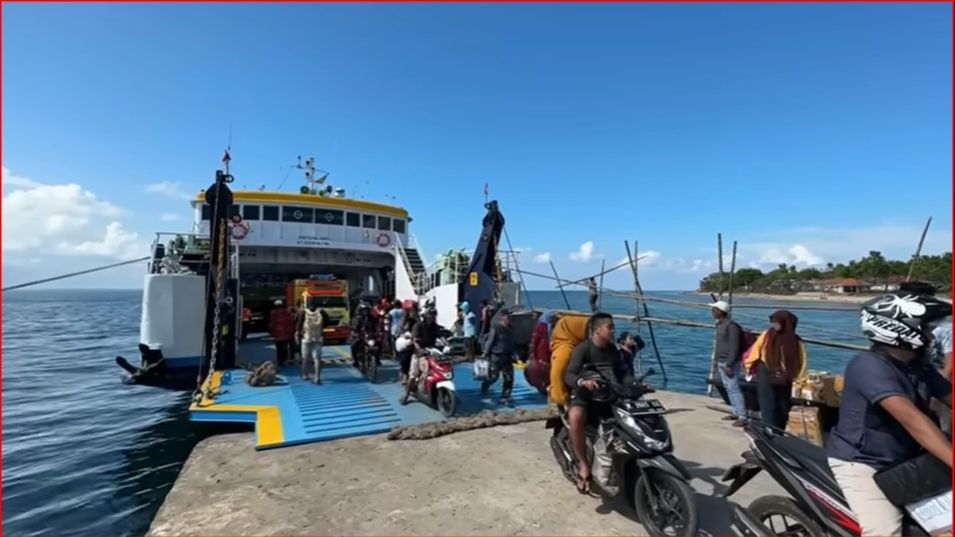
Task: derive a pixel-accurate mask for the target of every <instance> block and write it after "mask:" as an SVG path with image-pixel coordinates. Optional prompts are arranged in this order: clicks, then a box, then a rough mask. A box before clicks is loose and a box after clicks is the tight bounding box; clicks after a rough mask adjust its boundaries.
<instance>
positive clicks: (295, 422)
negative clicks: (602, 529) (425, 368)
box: [189, 338, 546, 449]
mask: <svg viewBox="0 0 955 537" xmlns="http://www.w3.org/2000/svg"><path fill="white" fill-rule="evenodd" d="M274 354H275V346H274V344H273V343H272V342H271V340H269V339H268V338H258V339H249V340H246V341H243V342H242V343H241V345H240V348H239V358H240V362H241V363H243V364H248V365H256V364H259V363H262V362H265V361H268V360H269V359H271V358H272V357H273V356H274ZM322 354H323V356H322V384H321V385H316V384H313V383H312V382H309V381H306V380H303V379H302V378H301V377H300V374H299V367H298V366H286V367H283V368H282V369H281V370H280V371H279V377H278V379H277V381H276V383H275V384H274V385H272V386H265V387H252V386H249V385H248V384H246V383H245V377H246V375H247V374H248V371H247V370H245V369H233V370H228V371H217V372H215V373H214V374H213V375H212V377H211V379H210V382H211V383H212V388H213V391H214V392H217V393H218V395H217V396H215V397H214V398H213V400H212V401H205V400H203V401H201V402H198V403H196V402H193V403H192V404H191V405H190V407H189V416H190V419H191V420H192V421H196V422H226V423H248V424H250V425H253V426H254V429H255V440H256V441H255V447H256V449H270V448H278V447H284V446H291V445H298V444H307V443H311V442H320V441H324V440H333V439H339V438H347V437H353V436H362V435H369V434H377V433H383V432H387V431H389V430H391V429H392V428H394V427H399V426H408V425H419V424H423V423H430V422H437V421H443V420H444V419H445V418H444V416H442V415H441V413H439V412H438V411H437V410H435V409H432V408H431V407H429V406H427V405H425V404H423V403H420V402H418V401H416V400H414V399H413V398H412V399H411V400H410V401H409V403H408V404H407V405H404V406H402V405H401V404H400V403H399V402H398V400H399V398H400V397H401V394H402V391H403V387H402V386H401V384H400V383H399V381H398V377H399V370H398V364H397V362H395V361H394V360H389V359H383V360H382V368H381V369H380V370H379V372H378V382H376V383H371V382H370V381H369V380H368V379H367V378H365V377H364V376H363V375H362V374H361V373H360V372H359V371H358V370H357V369H355V368H354V367H352V365H351V356H350V354H351V353H350V349H349V348H348V347H347V346H326V347H325V348H324V349H323V353H322ZM454 373H455V374H454V383H455V387H456V389H457V396H458V407H457V410H456V412H455V416H467V415H472V414H476V413H478V412H480V411H482V410H502V409H508V408H542V407H544V406H545V405H546V398H545V397H544V396H543V395H541V394H539V393H538V392H537V390H536V389H535V388H534V387H532V386H530V385H529V384H528V383H527V381H526V380H524V375H523V374H521V373H520V372H519V371H518V372H516V373H517V374H515V378H514V389H513V392H512V397H511V400H512V406H510V407H502V406H501V405H500V404H499V403H498V400H499V399H500V389H501V388H500V385H501V381H500V380H499V381H498V382H497V384H496V385H495V386H492V387H491V390H490V392H489V393H488V394H487V395H486V396H482V395H481V393H480V382H478V381H476V380H474V378H473V375H472V372H471V364H470V363H461V364H456V365H455V366H454Z"/></svg>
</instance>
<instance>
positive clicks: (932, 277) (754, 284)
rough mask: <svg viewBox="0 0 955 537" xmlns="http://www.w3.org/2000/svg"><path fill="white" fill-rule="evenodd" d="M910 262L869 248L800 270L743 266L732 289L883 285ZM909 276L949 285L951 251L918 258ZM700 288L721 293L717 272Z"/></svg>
mask: <svg viewBox="0 0 955 537" xmlns="http://www.w3.org/2000/svg"><path fill="white" fill-rule="evenodd" d="M909 265H910V262H909V261H898V260H889V259H886V258H885V256H883V255H882V252H879V251H876V250H872V251H870V252H869V255H867V256H865V257H863V258H862V259H859V260H851V261H849V262H848V263H826V265H825V266H818V267H811V266H810V267H805V268H803V269H799V268H798V267H796V266H794V265H787V264H786V263H781V264H779V265H778V266H777V267H776V268H775V269H773V270H771V271H769V272H765V273H764V272H763V271H761V270H760V269H757V268H743V269H739V270H737V271H736V274H735V275H734V276H733V288H734V290H737V291H742V292H757V293H777V294H792V293H797V292H800V291H808V290H811V288H812V282H813V281H817V280H826V279H832V278H854V279H857V280H860V281H862V282H864V283H867V284H869V285H885V284H887V283H890V282H894V281H896V280H898V279H899V278H904V277H905V276H906V275H907V274H908V272H909ZM912 279H914V280H920V281H924V282H928V283H931V284H932V285H935V286H936V287H938V289H939V290H940V291H949V290H951V288H952V253H951V252H946V253H944V254H941V255H928V256H922V257H919V258H918V260H917V261H916V262H915V270H914V272H913V274H912ZM722 281H723V289H722V290H723V291H724V292H725V291H728V290H729V274H728V273H727V274H725V275H724V276H723V278H722ZM699 290H700V291H702V292H708V293H718V292H720V274H719V273H718V272H714V273H712V274H709V275H707V276H706V277H705V278H703V279H702V280H700V286H699Z"/></svg>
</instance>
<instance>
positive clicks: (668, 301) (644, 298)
mask: <svg viewBox="0 0 955 537" xmlns="http://www.w3.org/2000/svg"><path fill="white" fill-rule="evenodd" d="M522 274H527V275H530V276H536V277H538V278H544V279H547V280H556V281H565V282H566V281H568V280H561V279H560V278H556V279H555V278H554V277H553V276H547V275H545V274H539V273H536V272H530V271H522ZM578 285H580V284H578ZM606 293H607V294H608V295H610V296H617V297H621V298H635V299H637V300H640V301H646V302H660V303H664V304H674V305H678V306H686V307H691V308H703V309H709V306H708V305H707V304H705V303H702V302H690V301H685V300H673V299H668V298H660V297H650V296H645V295H643V294H642V293H628V292H624V291H612V290H610V291H606ZM712 298H713V299H715V298H716V297H715V296H714V297H712ZM741 308H757V309H788V310H800V309H805V310H822V311H845V312H850V311H857V310H856V309H855V308H851V309H850V308H828V307H804V306H780V305H766V306H744V305H738V306H736V308H735V309H737V310H739V309H741ZM737 316H743V315H740V314H737ZM745 317H746V318H748V319H752V320H756V321H759V322H765V318H764V317H757V316H754V315H745ZM801 326H803V327H805V328H810V329H812V330H814V331H817V332H824V333H829V334H835V335H840V336H841V335H844V334H843V333H842V332H838V331H835V330H830V329H826V328H820V327H817V326H813V325H810V324H808V323H805V322H803V323H801ZM651 330H652V329H651Z"/></svg>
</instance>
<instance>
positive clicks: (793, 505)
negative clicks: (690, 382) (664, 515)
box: [722, 421, 952, 537]
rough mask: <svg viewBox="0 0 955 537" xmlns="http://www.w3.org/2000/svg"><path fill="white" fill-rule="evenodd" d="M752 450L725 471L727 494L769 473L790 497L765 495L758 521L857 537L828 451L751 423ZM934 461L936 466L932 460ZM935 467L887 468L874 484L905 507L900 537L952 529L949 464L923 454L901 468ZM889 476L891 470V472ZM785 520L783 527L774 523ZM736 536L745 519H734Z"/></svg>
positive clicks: (795, 531)
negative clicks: (829, 460) (759, 475)
mask: <svg viewBox="0 0 955 537" xmlns="http://www.w3.org/2000/svg"><path fill="white" fill-rule="evenodd" d="M744 432H745V434H746V435H747V437H748V438H749V444H750V450H749V451H747V452H745V453H743V459H744V462H742V463H739V464H737V465H735V466H733V467H731V468H730V469H729V470H727V471H726V474H724V476H723V478H722V480H723V481H732V484H731V485H730V487H729V488H728V489H727V490H726V492H725V493H724V494H723V496H724V497H729V496H730V495H732V494H733V493H735V492H736V491H737V490H739V489H740V488H741V487H742V486H743V485H745V484H746V483H747V482H749V481H750V480H751V479H752V478H753V477H755V476H756V475H757V474H758V473H759V472H761V471H764V470H765V471H766V472H767V473H768V474H769V475H770V476H772V478H773V479H774V480H775V481H776V482H777V483H779V485H780V486H782V487H783V489H785V490H786V492H788V493H789V494H790V496H791V497H785V496H775V495H770V496H763V497H761V498H757V499H756V500H754V501H753V502H752V503H751V504H750V505H749V508H748V511H749V513H751V514H752V516H753V517H754V518H755V519H756V521H757V522H758V523H759V524H761V525H763V526H765V527H768V528H769V529H770V530H771V531H772V532H773V533H774V534H777V535H806V536H817V535H832V536H840V537H856V536H858V535H860V528H859V523H858V521H857V520H856V517H855V515H854V514H853V513H852V510H851V509H850V508H849V504H848V502H846V499H845V497H844V496H843V494H842V490H841V489H840V488H839V484H838V483H837V482H836V479H835V477H834V476H833V475H832V471H831V470H830V469H829V463H828V460H827V458H826V450H825V449H824V448H821V447H818V446H816V445H815V444H812V443H810V442H808V441H806V440H803V439H802V438H799V437H796V436H793V435H790V434H788V433H786V432H784V431H780V430H778V429H774V428H771V427H768V426H766V425H764V424H762V423H760V422H755V421H754V422H751V423H750V425H747V426H746V428H745V429H744ZM933 461H934V462H933ZM906 464H909V465H917V466H919V467H935V468H934V469H932V470H923V469H921V468H918V467H916V468H914V469H913V468H908V467H902V466H901V465H900V466H899V467H898V469H899V470H900V471H896V472H892V470H893V468H888V469H886V470H883V471H882V472H880V473H881V474H883V475H884V477H886V478H887V479H882V478H880V475H879V473H877V474H876V476H875V479H874V480H873V485H875V486H878V487H879V488H880V489H881V490H882V491H883V493H884V494H885V495H886V497H887V498H888V499H889V500H890V501H892V503H894V504H896V505H898V506H899V507H901V508H903V510H904V512H905V515H904V516H903V519H902V535H929V534H935V533H937V532H939V531H942V530H944V529H946V528H947V527H951V523H952V488H951V482H950V481H949V479H950V475H951V474H950V470H949V469H948V466H947V465H945V464H944V463H942V462H941V461H938V460H937V459H935V458H934V457H932V456H931V455H928V454H925V455H921V456H920V457H918V458H916V459H912V460H911V461H906V463H903V465H906ZM890 472H892V473H891V474H890ZM779 518H781V519H782V522H783V525H782V526H779V525H777V524H775V523H774V520H778V519H779ZM737 523H739V525H738V526H737V527H736V528H734V529H735V530H736V531H737V532H739V531H743V532H744V534H745V530H743V528H742V526H744V525H746V521H737V520H734V525H737Z"/></svg>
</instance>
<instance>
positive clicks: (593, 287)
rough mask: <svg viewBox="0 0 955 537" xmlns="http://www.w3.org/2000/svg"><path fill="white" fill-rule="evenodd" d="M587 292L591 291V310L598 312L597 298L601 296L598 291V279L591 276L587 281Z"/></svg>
mask: <svg viewBox="0 0 955 537" xmlns="http://www.w3.org/2000/svg"><path fill="white" fill-rule="evenodd" d="M587 292H588V293H590V311H592V312H594V313H597V299H599V298H600V293H599V292H598V291H597V280H596V279H594V278H590V280H589V281H587Z"/></svg>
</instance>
